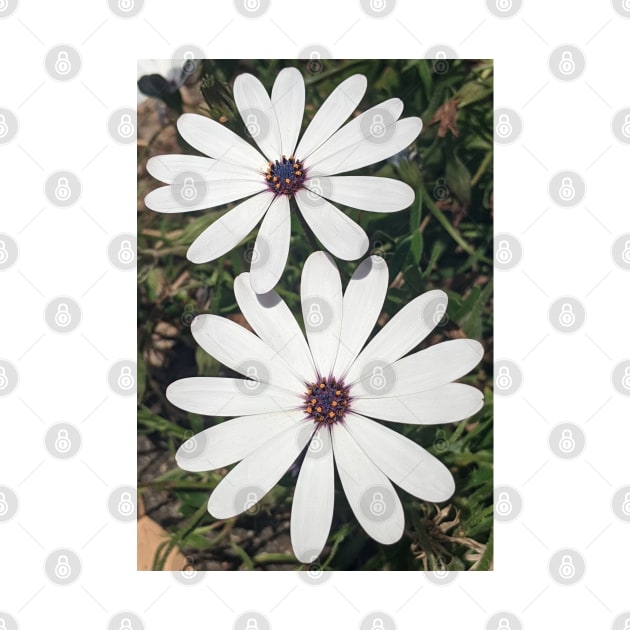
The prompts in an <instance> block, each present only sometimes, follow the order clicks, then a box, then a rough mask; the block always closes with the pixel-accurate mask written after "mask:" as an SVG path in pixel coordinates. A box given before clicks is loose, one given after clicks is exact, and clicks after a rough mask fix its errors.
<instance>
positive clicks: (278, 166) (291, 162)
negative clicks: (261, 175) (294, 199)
mask: <svg viewBox="0 0 630 630" xmlns="http://www.w3.org/2000/svg"><path fill="white" fill-rule="evenodd" d="M265 179H266V180H267V186H269V190H271V192H273V193H275V194H276V195H294V194H295V193H296V192H297V191H298V190H300V188H302V186H303V185H304V181H305V180H306V172H305V170H304V165H303V164H302V162H300V161H299V160H296V159H295V158H294V157H293V156H291V157H290V158H287V157H286V156H284V155H283V156H282V159H281V160H276V161H275V162H269V165H268V168H267V173H266V174H265Z"/></svg>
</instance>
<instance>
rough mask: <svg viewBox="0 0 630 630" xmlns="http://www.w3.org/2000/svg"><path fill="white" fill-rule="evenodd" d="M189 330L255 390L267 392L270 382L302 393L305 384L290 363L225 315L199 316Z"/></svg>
mask: <svg viewBox="0 0 630 630" xmlns="http://www.w3.org/2000/svg"><path fill="white" fill-rule="evenodd" d="M190 329H191V332H192V335H193V337H194V338H195V341H196V342H197V343H198V344H199V345H200V346H201V347H202V348H203V349H204V350H205V351H206V352H207V353H208V354H209V355H210V356H212V357H214V358H215V359H216V360H217V361H219V362H220V363H223V365H226V366H227V367H229V368H230V369H231V370H234V371H235V372H238V373H239V374H242V375H243V376H246V377H247V378H249V379H252V380H251V382H250V381H248V382H247V384H248V387H249V388H250V389H251V390H252V393H254V390H256V389H258V391H259V392H261V393H262V392H264V391H265V388H266V385H267V384H269V385H275V386H276V387H281V388H283V389H288V390H290V391H293V392H297V393H302V391H303V389H304V385H303V383H302V382H301V381H300V380H299V379H298V378H296V377H295V376H294V374H293V372H292V371H291V369H290V368H289V366H287V365H286V363H285V362H284V361H279V360H278V356H277V353H276V352H275V350H273V349H272V348H270V347H269V346H268V345H267V344H266V343H265V342H264V341H262V340H261V339H260V338H259V337H257V336H256V335H254V333H251V332H250V331H249V330H247V328H244V327H243V326H240V325H239V324H237V323H236V322H233V321H232V320H231V319H227V318H226V317H219V316H218V315H198V316H197V317H195V319H194V320H193V322H192V325H191V327H190Z"/></svg>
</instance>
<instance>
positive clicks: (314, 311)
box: [300, 252, 342, 377]
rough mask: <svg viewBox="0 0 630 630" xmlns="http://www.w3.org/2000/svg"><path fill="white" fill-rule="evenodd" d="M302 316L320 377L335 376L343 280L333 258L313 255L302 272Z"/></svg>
mask: <svg viewBox="0 0 630 630" xmlns="http://www.w3.org/2000/svg"><path fill="white" fill-rule="evenodd" d="M300 293H301V296H302V315H303V316H304V327H305V328H306V336H307V338H308V345H309V347H310V349H311V353H312V355H313V360H314V362H315V367H316V369H317V373H318V374H319V375H320V376H323V377H328V376H329V375H331V374H332V369H333V366H334V365H335V358H336V356H337V348H338V347H339V335H340V333H341V318H342V311H341V308H342V307H341V304H342V297H341V278H340V276H339V271H338V270H337V266H336V265H335V263H334V261H333V260H332V258H331V257H330V256H329V255H328V254H326V253H324V252H315V253H314V254H311V255H310V256H309V257H308V258H307V259H306V263H304V268H303V269H302V283H301V288H300Z"/></svg>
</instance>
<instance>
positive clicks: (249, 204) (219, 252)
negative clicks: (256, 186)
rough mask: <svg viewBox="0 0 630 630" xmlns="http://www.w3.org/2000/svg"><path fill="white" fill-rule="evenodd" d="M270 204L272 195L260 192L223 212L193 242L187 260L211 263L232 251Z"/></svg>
mask: <svg viewBox="0 0 630 630" xmlns="http://www.w3.org/2000/svg"><path fill="white" fill-rule="evenodd" d="M272 200H273V195H272V194H271V193H267V192H262V193H259V194H258V195H254V196H253V197H250V198H249V199H246V200H245V201H243V202H242V203H240V204H239V205H238V206H236V207H235V208H232V210H229V211H228V212H226V213H225V214H224V215H223V216H221V217H219V218H218V219H217V220H216V221H215V222H214V223H212V224H210V225H209V226H208V227H207V228H206V229H205V230H204V231H203V232H202V233H201V234H200V235H199V236H198V237H197V238H196V239H195V240H194V241H193V242H192V245H191V246H190V247H189V248H188V252H187V253H186V257H187V258H188V260H190V261H191V262H194V263H205V262H210V261H211V260H216V259H217V258H219V257H220V256H223V254H226V253H227V252H229V251H230V250H232V249H234V248H235V247H236V246H237V245H238V244H239V243H240V242H241V241H242V240H243V239H244V238H245V237H246V236H247V235H248V234H249V233H250V232H251V231H252V230H253V229H254V228H255V227H256V225H257V224H258V222H259V221H260V220H261V219H262V217H263V215H264V214H265V212H267V209H268V208H269V205H270V204H271V202H272Z"/></svg>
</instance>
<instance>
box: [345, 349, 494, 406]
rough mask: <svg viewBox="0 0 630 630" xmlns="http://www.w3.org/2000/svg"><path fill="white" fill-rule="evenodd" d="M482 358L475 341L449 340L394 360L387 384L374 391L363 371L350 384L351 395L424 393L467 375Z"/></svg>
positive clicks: (481, 351)
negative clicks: (360, 377)
mask: <svg viewBox="0 0 630 630" xmlns="http://www.w3.org/2000/svg"><path fill="white" fill-rule="evenodd" d="M482 356H483V346H482V345H481V344H480V343H479V342H478V341H475V340H474V339H451V340H450V341H444V342H442V343H438V344H435V345H434V346H431V347H430V348H426V349H425V350H421V351H420V352H416V353H414V354H410V355H409V356H407V357H404V358H402V359H400V360H399V361H396V362H395V363H394V364H392V365H391V366H389V367H388V368H387V369H386V370H385V371H384V377H385V378H386V379H387V383H384V386H383V387H382V388H380V389H378V388H377V389H376V390H375V388H374V387H373V386H372V385H371V384H370V383H369V380H370V378H371V376H372V375H371V374H369V370H367V371H364V373H363V374H362V379H361V380H355V381H353V386H352V393H353V395H354V396H366V397H368V398H378V397H380V396H388V397H391V396H407V395H409V394H415V393H418V392H426V391H428V390H431V389H433V388H435V387H439V386H440V385H445V384H446V383H450V382H451V381H455V380H457V379H458V378H461V377H462V376H464V374H468V372H470V370H472V369H473V368H474V367H475V365H477V363H479V361H481V357H482Z"/></svg>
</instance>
